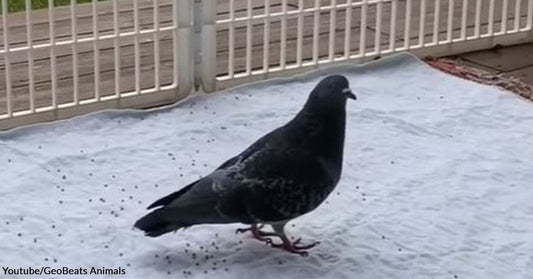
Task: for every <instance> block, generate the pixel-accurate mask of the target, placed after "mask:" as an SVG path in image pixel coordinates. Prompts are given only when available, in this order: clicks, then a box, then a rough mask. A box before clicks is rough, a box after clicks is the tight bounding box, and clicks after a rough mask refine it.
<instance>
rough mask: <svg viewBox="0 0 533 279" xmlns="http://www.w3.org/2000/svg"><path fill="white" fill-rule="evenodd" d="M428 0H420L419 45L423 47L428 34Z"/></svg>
mask: <svg viewBox="0 0 533 279" xmlns="http://www.w3.org/2000/svg"><path fill="white" fill-rule="evenodd" d="M425 27H426V0H420V23H419V28H418V45H419V46H420V47H423V46H424V44H425V36H426V30H425Z"/></svg>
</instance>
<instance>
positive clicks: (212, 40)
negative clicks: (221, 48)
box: [195, 0, 217, 92]
mask: <svg viewBox="0 0 533 279" xmlns="http://www.w3.org/2000/svg"><path fill="white" fill-rule="evenodd" d="M198 1H200V2H202V3H201V5H198V7H199V9H200V11H198V13H196V12H195V15H198V16H200V17H201V18H200V20H199V21H198V22H199V23H200V28H201V29H200V33H199V38H198V43H199V44H200V45H199V46H196V49H197V50H198V51H199V57H198V58H199V65H198V66H199V71H198V72H197V73H198V75H199V80H200V82H201V84H202V86H203V89H204V91H205V92H213V91H215V89H216V76H217V55H216V51H217V44H216V32H217V30H216V11H217V1H213V0H198Z"/></svg>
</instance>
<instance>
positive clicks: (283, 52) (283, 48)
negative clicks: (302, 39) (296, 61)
mask: <svg viewBox="0 0 533 279" xmlns="http://www.w3.org/2000/svg"><path fill="white" fill-rule="evenodd" d="M281 6H282V7H281V11H282V13H283V16H282V17H281V34H280V55H279V66H280V68H281V69H282V70H284V69H285V64H286V62H287V0H282V1H281Z"/></svg>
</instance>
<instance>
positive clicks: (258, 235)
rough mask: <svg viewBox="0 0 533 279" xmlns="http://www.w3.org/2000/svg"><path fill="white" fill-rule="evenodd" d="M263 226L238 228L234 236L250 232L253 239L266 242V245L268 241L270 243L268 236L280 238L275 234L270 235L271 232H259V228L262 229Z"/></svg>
mask: <svg viewBox="0 0 533 279" xmlns="http://www.w3.org/2000/svg"><path fill="white" fill-rule="evenodd" d="M263 227H264V225H259V226H257V225H252V226H250V227H249V228H239V229H236V230H235V233H236V234H239V233H245V232H248V231H249V232H251V233H252V235H253V237H254V238H255V239H257V240H259V241H261V242H266V243H267V244H268V243H269V241H271V240H270V239H269V238H268V237H270V236H277V237H281V236H279V235H278V234H276V233H271V232H264V231H262V230H261V228H263Z"/></svg>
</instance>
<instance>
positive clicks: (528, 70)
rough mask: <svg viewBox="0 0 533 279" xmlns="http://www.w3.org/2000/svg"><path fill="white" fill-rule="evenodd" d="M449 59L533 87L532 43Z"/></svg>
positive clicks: (465, 54) (470, 53)
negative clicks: (512, 78) (511, 78)
mask: <svg viewBox="0 0 533 279" xmlns="http://www.w3.org/2000/svg"><path fill="white" fill-rule="evenodd" d="M450 58H454V59H457V58H458V59H460V60H461V61H462V63H463V64H464V65H468V66H471V67H474V68H478V69H482V70H485V71H488V72H490V73H493V74H501V75H503V76H505V77H514V78H518V79H519V80H521V81H522V82H524V83H527V84H529V85H531V86H533V43H528V44H522V45H515V46H508V47H495V48H492V49H486V50H481V51H475V52H469V53H463V54H459V55H455V56H452V57H450Z"/></svg>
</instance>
